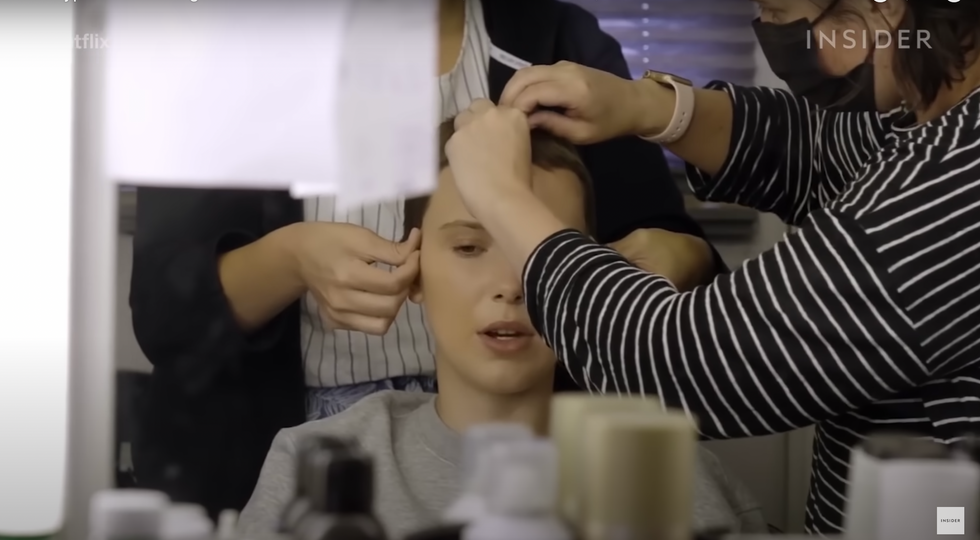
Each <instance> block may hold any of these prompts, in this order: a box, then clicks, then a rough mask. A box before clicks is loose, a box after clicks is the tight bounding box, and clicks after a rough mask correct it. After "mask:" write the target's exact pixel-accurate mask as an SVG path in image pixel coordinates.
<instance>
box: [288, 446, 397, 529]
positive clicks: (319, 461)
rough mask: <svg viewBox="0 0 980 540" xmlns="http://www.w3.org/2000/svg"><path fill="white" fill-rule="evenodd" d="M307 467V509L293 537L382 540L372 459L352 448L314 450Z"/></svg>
mask: <svg viewBox="0 0 980 540" xmlns="http://www.w3.org/2000/svg"><path fill="white" fill-rule="evenodd" d="M309 466H310V477H311V484H310V494H309V495H310V510H309V512H307V513H306V515H305V516H304V517H303V518H302V519H301V520H300V523H299V524H298V525H297V527H296V528H295V530H294V531H293V532H292V536H293V537H294V538H296V540H386V538H387V537H386V534H385V531H384V527H383V526H382V525H381V522H380V521H378V518H377V517H376V516H375V515H374V462H373V461H372V459H371V458H370V456H368V455H366V454H364V453H362V452H360V451H359V450H356V449H353V448H352V449H350V450H349V451H340V452H314V453H313V454H312V455H311V457H310V461H309Z"/></svg>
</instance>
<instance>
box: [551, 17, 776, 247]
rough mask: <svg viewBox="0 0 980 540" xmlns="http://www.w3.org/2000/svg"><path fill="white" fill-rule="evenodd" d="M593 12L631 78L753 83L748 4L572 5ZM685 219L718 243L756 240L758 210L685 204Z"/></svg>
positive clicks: (678, 165) (677, 165)
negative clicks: (659, 74) (652, 75)
mask: <svg viewBox="0 0 980 540" xmlns="http://www.w3.org/2000/svg"><path fill="white" fill-rule="evenodd" d="M570 1H571V2H572V3H574V4H578V5H580V6H582V7H583V8H585V9H587V10H589V11H590V12H592V13H593V14H594V15H595V16H596V17H597V18H598V19H599V25H600V26H601V27H602V29H603V30H604V31H605V32H606V33H608V34H610V35H611V36H613V37H614V38H616V40H617V41H619V44H620V45H621V46H622V48H623V56H625V57H626V61H627V63H628V64H629V67H630V71H631V73H632V75H633V78H634V79H636V78H639V77H642V76H643V72H644V71H646V70H648V69H652V70H656V71H663V72H667V73H673V74H675V75H679V76H681V77H684V78H686V79H690V80H691V81H692V82H693V83H694V84H695V86H704V85H705V84H707V83H708V82H710V81H712V80H716V79H718V80H723V81H728V82H731V83H735V84H740V85H746V86H750V85H753V84H754V82H755V76H756V61H755V57H756V55H755V49H756V40H755V34H754V32H753V31H752V19H754V18H755V17H756V5H755V3H754V2H750V1H749V0H645V1H643V0H570ZM666 154H667V159H668V161H669V162H670V165H671V168H672V169H673V170H674V172H675V175H676V177H677V181H678V183H679V184H680V185H681V186H682V189H684V191H687V183H686V182H685V181H684V173H683V162H682V161H681V160H680V159H678V158H677V157H676V156H674V155H672V154H671V153H670V152H666ZM685 199H686V202H687V207H688V212H690V214H691V215H692V216H693V217H694V218H695V219H697V220H698V221H699V222H701V224H702V226H703V227H704V229H705V232H706V233H708V235H709V237H711V238H712V239H714V240H742V239H745V238H748V237H751V235H752V234H753V232H754V230H755V226H756V222H757V213H756V212H755V211H754V210H750V209H747V208H742V207H739V206H734V205H727V204H714V203H700V202H698V201H697V200H696V199H694V197H693V196H691V195H690V194H687V195H686V197H685Z"/></svg>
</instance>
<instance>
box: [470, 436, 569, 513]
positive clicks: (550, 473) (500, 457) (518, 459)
mask: <svg viewBox="0 0 980 540" xmlns="http://www.w3.org/2000/svg"><path fill="white" fill-rule="evenodd" d="M491 453H492V465H493V470H492V472H491V480H490V483H489V489H488V492H487V507H488V508H489V510H490V512H491V513H492V514H496V515H540V514H551V513H552V512H554V510H555V503H556V499H557V497H558V451H557V449H556V448H555V445H554V444H553V443H551V442H550V441H547V440H544V439H536V440H531V441H515V442H511V443H505V444H499V445H497V446H496V447H495V448H494V449H493V450H492V451H491Z"/></svg>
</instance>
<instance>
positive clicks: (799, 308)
mask: <svg viewBox="0 0 980 540" xmlns="http://www.w3.org/2000/svg"><path fill="white" fill-rule="evenodd" d="M880 266H881V265H880V263H879V262H878V260H877V256H876V254H875V250H874V249H873V248H872V247H871V244H870V242H869V241H868V239H867V238H866V237H865V235H864V233H863V231H862V229H861V227H860V226H859V225H857V224H856V223H855V222H854V221H852V220H851V219H850V218H847V217H843V216H840V215H835V214H833V213H829V212H827V211H824V210H821V211H817V212H814V213H813V215H812V216H811V217H810V218H809V219H808V220H807V222H806V223H805V224H804V227H803V228H802V229H801V230H800V231H799V232H798V233H796V234H794V235H791V236H789V237H788V238H786V239H785V240H783V241H782V242H780V243H779V244H777V245H776V246H775V247H774V248H773V249H771V250H769V251H768V252H766V253H764V254H762V255H761V256H759V257H758V258H756V259H753V260H751V261H748V262H747V263H746V264H745V265H743V267H742V268H741V269H739V270H737V271H735V272H733V273H731V274H728V275H724V276H720V277H718V278H716V279H715V281H714V282H713V283H712V284H711V285H708V286H704V287H700V288H698V289H696V290H694V291H691V292H687V293H678V292H677V291H676V290H675V289H674V288H673V286H672V285H671V284H670V283H669V282H668V281H667V280H666V279H664V278H662V277H660V276H657V275H655V274H650V273H648V272H645V271H642V270H639V269H637V268H636V267H634V266H632V265H630V264H629V263H628V262H627V261H626V260H625V259H623V258H622V257H621V256H620V255H619V254H618V253H617V252H615V251H613V250H611V249H608V248H606V247H602V246H599V245H597V244H595V243H593V242H591V241H590V240H589V239H587V238H586V237H584V236H582V235H581V234H579V233H577V232H574V231H563V232H560V233H557V234H555V235H554V236H552V237H550V238H549V239H547V240H546V241H544V242H543V243H542V244H541V245H540V246H539V247H538V249H537V250H536V251H535V253H534V254H533V255H532V257H531V258H530V259H529V260H528V263H527V265H526V266H525V269H524V284H525V293H526V295H527V296H526V298H527V303H528V311H529V313H530V314H531V318H532V321H533V323H534V325H535V328H537V330H538V331H539V332H540V333H541V335H542V336H544V339H545V341H546V342H547V343H548V345H549V346H551V347H552V348H553V349H554V350H555V352H556V354H557V356H558V358H559V359H560V361H562V362H564V363H565V365H566V367H567V368H568V370H569V373H570V374H571V375H572V377H573V378H574V379H576V382H578V383H579V385H580V386H582V387H583V388H588V389H590V390H591V391H597V392H601V393H608V394H613V393H615V394H621V395H645V396H659V398H660V400H661V401H662V402H663V403H664V404H665V405H666V406H668V407H674V408H683V409H685V410H687V411H688V412H689V413H690V414H692V415H693V416H695V417H696V418H697V419H698V422H699V425H700V429H701V432H702V434H703V435H704V436H706V437H708V438H732V437H743V436H753V435H762V434H767V433H775V432H783V431H788V430H792V429H795V428H798V427H801V426H806V425H810V424H813V423H816V422H819V421H821V420H825V419H828V418H832V417H835V416H837V415H839V414H841V413H843V412H846V411H850V410H854V409H857V408H859V407H861V406H862V405H866V404H868V403H871V402H873V401H875V400H878V399H881V398H882V397H884V396H888V395H891V394H893V393H895V392H898V391H901V390H904V389H907V388H910V387H912V386H914V385H916V384H918V383H920V382H922V381H923V380H924V379H925V377H926V376H927V373H928V371H927V369H926V367H925V366H924V364H923V363H922V361H921V359H920V357H921V355H920V354H919V353H918V351H917V350H916V345H915V343H913V342H910V341H908V339H909V336H910V335H913V334H914V329H913V328H912V326H911V324H910V322H909V320H908V318H907V317H906V315H905V314H904V312H903V311H902V309H901V308H900V307H899V305H898V304H897V303H896V301H895V298H894V296H895V293H894V287H893V286H892V284H891V283H890V281H889V279H888V274H887V272H886V271H884V270H883V269H882V268H880Z"/></svg>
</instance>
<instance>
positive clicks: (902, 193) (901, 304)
mask: <svg viewBox="0 0 980 540" xmlns="http://www.w3.org/2000/svg"><path fill="white" fill-rule="evenodd" d="M714 87H715V88H720V89H724V90H725V91H726V92H727V93H728V94H729V95H730V96H731V98H732V102H733V105H734V126H733V139H732V146H731V150H730V156H729V158H728V161H727V163H726V164H725V165H724V168H723V170H722V171H721V172H720V173H719V174H718V175H716V177H714V178H711V177H708V176H707V175H705V174H703V173H701V172H699V171H697V170H693V169H691V170H689V180H690V183H691V185H692V188H693V189H694V190H695V191H696V193H697V194H698V196H699V197H700V198H703V199H706V200H711V201H725V202H733V203H738V204H742V205H746V206H751V207H754V208H757V209H759V210H762V211H768V212H774V213H776V214H777V215H779V216H780V217H781V218H782V219H784V220H785V221H787V222H788V223H791V224H793V225H797V226H798V227H799V230H798V232H796V233H794V234H791V235H788V236H787V237H786V238H784V239H783V240H782V241H781V242H780V243H778V244H777V245H776V246H775V247H773V248H772V249H770V250H769V251H767V252H765V253H763V254H762V255H760V256H759V257H757V258H755V259H752V260H750V261H747V262H746V263H745V264H744V265H743V266H742V267H741V268H740V269H739V270H737V271H735V272H733V273H731V274H729V275H724V276H721V277H718V278H717V279H715V281H714V282H713V283H712V284H710V285H708V286H704V287H700V288H698V289H696V290H694V291H691V292H687V293H678V292H677V291H676V290H675V289H674V288H673V286H672V285H671V284H670V283H669V282H668V281H667V280H666V279H664V278H662V277H660V276H657V275H654V274H649V273H646V272H643V271H641V270H638V269H636V268H635V267H633V266H631V265H630V264H628V263H627V262H626V261H625V260H624V259H623V258H621V257H620V256H619V255H618V254H617V253H616V252H615V251H612V250H610V249H607V248H605V247H602V246H598V245H596V244H594V243H592V242H591V241H589V240H588V239H587V238H585V237H584V236H582V235H580V234H578V233H575V232H572V231H564V232H561V233H558V234H556V235H554V236H552V237H551V238H549V239H548V240H546V241H545V242H543V243H542V244H541V245H540V246H539V247H538V249H537V250H536V251H535V253H534V254H533V255H532V257H531V258H530V260H529V261H528V263H527V266H526V268H525V274H524V280H525V288H526V294H527V296H526V298H527V299H528V311H529V312H530V314H531V317H532V320H533V321H534V324H535V327H536V328H537V329H538V330H539V331H540V332H541V333H542V335H543V336H544V337H545V339H546V341H547V342H548V343H549V344H550V345H551V346H552V347H553V348H554V349H555V351H556V352H557V354H558V356H559V358H561V360H562V361H564V362H565V364H566V365H567V367H568V369H569V370H570V372H571V374H572V376H573V377H574V378H575V379H576V380H577V381H578V382H579V383H580V384H581V385H583V386H584V387H588V388H590V389H591V390H592V391H598V392H603V393H617V394H645V395H656V396H659V397H660V399H661V401H662V402H663V403H664V404H665V405H667V406H672V407H682V408H684V409H686V410H687V411H688V412H689V413H690V414H692V415H694V416H696V417H697V419H698V421H699V424H700V430H701V432H702V434H703V435H704V436H706V437H708V438H715V439H721V438H733V437H745V436H752V435H763V434H768V433H776V432H785V431H789V430H792V429H795V428H799V427H803V426H807V425H811V424H816V426H817V428H816V439H815V441H814V458H813V464H812V467H813V475H812V479H811V484H810V494H809V498H808V502H807V508H806V511H807V515H806V527H807V530H808V531H810V532H817V533H828V534H834V533H838V532H840V530H841V528H842V525H843V513H844V510H845V498H846V493H847V490H848V462H849V459H850V450H851V448H852V447H853V446H854V445H855V444H857V443H859V442H860V441H861V440H862V439H863V438H864V437H866V436H867V435H868V434H869V433H871V432H873V431H878V430H901V431H906V432H914V433H916V434H919V435H922V436H926V437H931V438H934V439H935V440H937V441H941V442H944V443H953V442H955V441H957V440H959V439H960V438H962V436H963V435H964V434H965V433H967V432H971V431H972V430H974V429H975V428H976V427H977V424H978V423H980V365H978V364H977V361H978V360H980V91H976V92H974V93H973V94H971V95H970V96H969V97H967V98H966V99H965V100H964V101H962V102H961V103H959V104H958V105H956V106H955V107H954V108H953V109H952V110H950V111H949V112H948V113H947V114H945V115H943V116H942V117H940V118H938V119H936V120H934V121H932V122H929V123H927V124H924V125H919V126H911V127H907V128H902V127H898V125H899V124H906V125H908V124H909V122H907V115H905V114H904V113H902V112H901V111H896V112H893V113H890V114H886V115H878V114H873V113H827V112H818V111H817V110H815V109H813V108H811V107H810V106H809V104H808V103H807V102H806V101H805V100H802V99H799V98H795V97H793V96H792V95H791V94H790V93H788V92H785V91H781V90H775V89H769V88H741V87H735V86H730V85H725V84H721V83H715V84H714Z"/></svg>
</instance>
